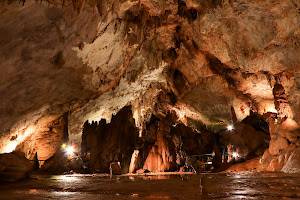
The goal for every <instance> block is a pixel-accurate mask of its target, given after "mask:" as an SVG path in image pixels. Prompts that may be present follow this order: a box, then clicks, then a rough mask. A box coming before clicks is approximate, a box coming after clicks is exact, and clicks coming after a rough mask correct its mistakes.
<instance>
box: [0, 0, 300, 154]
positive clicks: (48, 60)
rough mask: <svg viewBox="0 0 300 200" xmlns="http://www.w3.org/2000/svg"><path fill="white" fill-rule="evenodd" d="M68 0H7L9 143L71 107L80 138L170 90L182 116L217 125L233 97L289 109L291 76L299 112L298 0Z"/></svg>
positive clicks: (3, 57)
mask: <svg viewBox="0 0 300 200" xmlns="http://www.w3.org/2000/svg"><path fill="white" fill-rule="evenodd" d="M63 2H64V3H62V2H61V1H56V0H52V1H48V2H45V1H42V2H38V3H37V2H36V1H30V0H27V1H26V3H25V4H24V5H22V3H19V1H14V0H13V1H9V3H8V1H4V3H3V5H2V6H1V7H0V16H1V18H0V28H1V29H0V30H1V31H0V36H1V37H0V44H1V45H0V52H1V54H0V63H1V66H0V94H1V95H0V153H3V152H11V151H13V150H14V149H15V148H16V147H17V146H18V145H19V144H21V143H22V142H23V141H26V140H29V139H30V138H31V136H33V135H34V134H36V133H38V132H39V130H38V129H39V128H40V127H47V124H49V123H51V122H52V121H53V120H55V119H57V118H59V117H60V116H62V115H63V113H66V112H70V115H69V119H68V131H69V134H70V140H71V141H72V142H73V143H77V144H78V145H80V142H81V135H82V127H83V124H84V123H85V121H86V120H89V121H93V120H94V121H98V120H100V119H101V118H105V119H107V122H109V121H110V120H111V116H112V113H113V114H116V113H117V112H118V111H119V110H120V109H121V108H123V107H124V106H125V105H130V104H131V105H132V106H133V107H134V108H133V109H134V110H135V111H134V113H135V114H134V117H135V118H136V119H139V120H136V122H137V121H139V122H138V123H137V124H136V125H137V126H139V125H138V124H142V123H140V121H142V119H143V117H144V116H151V113H152V112H153V107H154V104H155V101H157V100H158V98H157V96H158V94H159V93H160V92H161V91H162V90H166V91H168V92H172V93H173V94H174V95H175V96H176V100H175V101H174V103H172V104H168V105H166V106H165V108H164V109H167V110H171V111H174V112H176V114H177V116H178V117H179V119H180V121H181V122H182V123H184V124H186V125H187V121H188V120H187V119H193V120H198V121H201V122H202V123H203V124H205V125H206V126H207V127H208V128H209V129H210V130H214V131H218V130H220V129H222V128H225V127H226V125H227V124H228V123H229V122H230V120H231V107H233V108H234V110H235V112H236V117H237V121H241V120H242V119H244V118H245V117H246V116H248V115H249V114H250V111H255V112H258V113H259V114H261V115H263V114H264V113H267V112H274V113H276V112H278V110H277V104H276V102H275V103H274V95H273V87H274V86H275V85H276V84H281V85H282V86H283V88H284V89H285V96H286V97H284V98H286V99H287V100H288V102H289V107H290V108H288V109H290V111H291V112H292V113H293V117H292V116H290V114H289V117H290V118H291V119H293V120H295V121H296V122H297V121H298V122H299V117H298V114H299V108H300V104H299V102H300V101H299V99H300V93H299V91H300V82H299V80H300V78H299V77H300V73H299V63H300V62H299V56H298V55H299V51H300V49H299V43H300V40H299V38H300V36H299V34H300V32H299V26H298V24H299V21H300V17H299V7H300V4H299V2H298V1H295V0H287V1H280V0H271V1H260V0H245V1H221V0H217V1H199V0H186V1H172V0H166V1H158V0H141V1H117V0H105V1H104V0H103V1H101V3H99V2H96V1H89V0H87V1H81V0H78V1H76V2H75V1H72V2H71V1H63ZM62 4H64V5H62ZM276 98H277V97H275V99H276ZM146 99H148V100H146ZM144 100H145V101H144ZM291 112H289V113H291ZM140 126H141V125H140ZM137 128H138V129H139V130H141V129H142V128H141V127H137ZM47 134H48V133H47Z"/></svg>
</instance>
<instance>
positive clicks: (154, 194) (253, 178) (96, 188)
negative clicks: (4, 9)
mask: <svg viewBox="0 0 300 200" xmlns="http://www.w3.org/2000/svg"><path fill="white" fill-rule="evenodd" d="M131 198H132V199H268V200H270V199H271V200H272V199H299V198H300V174H284V173H251V172H247V173H231V174H225V173H220V174H197V175H196V174H194V175H192V174H177V175H175V174H168V173H164V174H159V175H149V176H148V175H147V176H146V175H141V176H131V175H125V176H124V175H123V176H112V177H110V176H109V175H106V174H86V175H82V174H76V175H58V176H41V175H39V176H34V177H32V178H31V179H27V180H23V181H19V182H16V183H5V184H4V183H3V184H0V199H22V200H24V199H89V200H92V199H131Z"/></svg>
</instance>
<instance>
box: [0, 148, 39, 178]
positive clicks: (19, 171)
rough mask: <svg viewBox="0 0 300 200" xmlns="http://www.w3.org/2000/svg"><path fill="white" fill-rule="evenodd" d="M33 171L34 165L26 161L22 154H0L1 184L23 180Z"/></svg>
mask: <svg viewBox="0 0 300 200" xmlns="http://www.w3.org/2000/svg"><path fill="white" fill-rule="evenodd" d="M33 169H34V163H33V162H30V161H29V160H28V159H26V157H25V154H24V153H22V152H12V153H5V154H0V182H1V181H9V182H13V181H18V180H21V179H23V178H26V177H27V176H28V172H30V171H32V170H33Z"/></svg>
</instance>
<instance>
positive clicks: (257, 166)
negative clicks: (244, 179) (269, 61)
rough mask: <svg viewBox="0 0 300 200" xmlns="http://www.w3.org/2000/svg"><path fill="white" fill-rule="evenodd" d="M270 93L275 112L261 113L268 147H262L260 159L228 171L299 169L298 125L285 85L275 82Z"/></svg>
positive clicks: (299, 127) (285, 170)
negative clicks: (266, 127) (266, 126)
mask: <svg viewBox="0 0 300 200" xmlns="http://www.w3.org/2000/svg"><path fill="white" fill-rule="evenodd" d="M273 94H274V101H275V108H276V110H277V113H266V114H264V116H263V118H264V119H265V121H267V122H268V125H269V132H270V137H271V138H270V139H271V140H270V144H269V148H267V149H266V150H265V152H264V153H263V156H262V157H261V159H260V160H259V162H257V158H256V159H253V160H252V161H248V162H245V163H243V164H238V165H236V166H233V167H231V168H230V169H229V171H230V170H231V171H238V170H242V171H245V169H251V170H259V171H283V172H287V173H297V172H299V171H300V164H299V163H300V162H299V161H300V160H299V156H298V153H299V146H300V140H299V139H300V126H299V125H298V124H297V122H295V121H294V120H293V119H292V117H293V113H292V110H291V108H290V105H289V103H288V100H287V97H286V95H285V90H284V87H283V86H282V85H281V84H278V83H277V84H275V85H274V88H273Z"/></svg>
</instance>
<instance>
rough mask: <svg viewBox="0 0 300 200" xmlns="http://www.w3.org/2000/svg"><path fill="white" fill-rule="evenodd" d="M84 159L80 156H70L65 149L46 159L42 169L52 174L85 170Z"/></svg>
mask: <svg viewBox="0 0 300 200" xmlns="http://www.w3.org/2000/svg"><path fill="white" fill-rule="evenodd" d="M82 165H83V162H82V159H81V158H80V157H78V156H74V157H71V158H70V157H69V156H68V155H67V154H66V153H65V152H63V151H57V152H56V153H55V154H54V155H53V156H52V157H51V158H49V159H48V160H46V161H45V163H44V165H43V166H42V168H41V170H40V171H43V172H49V173H51V174H62V173H64V172H69V171H75V172H84V170H83V167H82Z"/></svg>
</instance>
